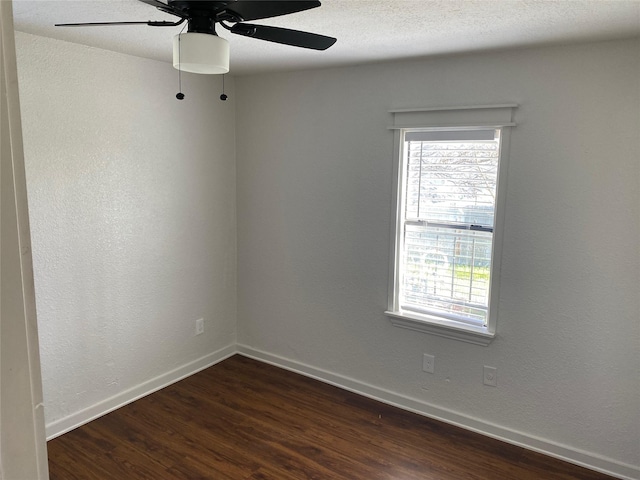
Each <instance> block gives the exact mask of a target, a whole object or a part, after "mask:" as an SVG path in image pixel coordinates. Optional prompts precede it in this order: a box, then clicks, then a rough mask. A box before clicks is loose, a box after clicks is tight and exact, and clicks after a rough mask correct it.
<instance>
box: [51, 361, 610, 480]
mask: <svg viewBox="0 0 640 480" xmlns="http://www.w3.org/2000/svg"><path fill="white" fill-rule="evenodd" d="M48 448H49V469H50V475H51V479H52V480H57V479H64V480H72V479H105V480H106V479H109V480H114V479H117V480H128V479H189V480H191V479H221V480H225V479H230V480H238V479H254V480H258V479H276V480H293V479H349V480H354V479H365V480H375V479H380V480H382V479H384V480H412V479H437V480H449V479H492V480H494V479H514V480H526V479H545V480H554V479H580V480H596V479H608V478H611V477H608V476H606V475H602V474H599V473H596V472H593V471H590V470H587V469H584V468H580V467H577V466H574V465H571V464H568V463H565V462H561V461H559V460H555V459H553V458H549V457H546V456H544V455H540V454H537V453H534V452H530V451H528V450H525V449H522V448H519V447H515V446H512V445H508V444H505V443H503V442H500V441H497V440H492V439H490V438H487V437H484V436H482V435H478V434H475V433H471V432H468V431H466V430H463V429H460V428H456V427H452V426H450V425H447V424H444V423H441V422H437V421H434V420H430V419H428V418H425V417H422V416H419V415H415V414H412V413H407V412H405V411H402V410H400V409H397V408H394V407H390V406H388V405H385V404H381V403H379V402H376V401H374V400H370V399H367V398H364V397H361V396H359V395H355V394H352V393H349V392H346V391H344V390H341V389H339V388H336V387H332V386H330V385H326V384H324V383H321V382H318V381H315V380H312V379H309V378H306V377H303V376H301V375H297V374H294V373H291V372H288V371H286V370H282V369H279V368H276V367H272V366H270V365H266V364H263V363H260V362H256V361H254V360H250V359H248V358H245V357H242V356H239V355H236V356H234V357H232V358H229V359H227V360H225V361H224V362H222V363H220V364H218V365H216V366H213V367H211V368H208V369H206V370H204V371H202V372H200V373H198V374H196V375H193V376H191V377H189V378H187V379H185V380H183V381H181V382H178V383H176V384H174V385H171V386H169V387H167V388H164V389H163V390H161V391H159V392H156V393H154V394H152V395H149V396H147V397H145V398H142V399H141V400H138V401H136V402H134V403H132V404H129V405H127V406H125V407H122V408H120V409H119V410H117V411H115V412H112V413H110V414H108V415H105V416H103V417H101V418H99V419H97V420H94V421H93V422H91V423H89V424H87V425H84V426H82V427H80V428H77V429H75V430H73V431H71V432H69V433H67V434H65V435H63V436H61V437H58V438H56V439H54V440H52V441H50V442H49V444H48Z"/></svg>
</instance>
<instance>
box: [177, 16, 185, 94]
mask: <svg viewBox="0 0 640 480" xmlns="http://www.w3.org/2000/svg"><path fill="white" fill-rule="evenodd" d="M183 31H184V27H182V30H181V31H180V33H179V34H178V93H176V98H177V99H178V100H183V99H184V93H182V68H180V39H181V37H180V35H181V34H182V32H183Z"/></svg>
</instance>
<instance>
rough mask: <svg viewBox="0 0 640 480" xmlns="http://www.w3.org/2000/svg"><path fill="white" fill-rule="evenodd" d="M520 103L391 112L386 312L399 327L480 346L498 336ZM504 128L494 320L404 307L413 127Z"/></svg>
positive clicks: (493, 271) (494, 263)
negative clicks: (407, 165) (408, 145)
mask: <svg viewBox="0 0 640 480" xmlns="http://www.w3.org/2000/svg"><path fill="white" fill-rule="evenodd" d="M516 107H517V105H516V104H500V105H479V106H466V107H465V106H462V107H435V108H417V109H397V110H391V111H390V113H391V114H393V124H392V125H391V126H390V127H389V128H390V129H392V130H394V132H395V133H394V163H393V198H394V201H395V208H392V215H393V218H392V231H391V248H392V249H391V255H390V268H389V272H390V278H389V306H388V310H387V311H386V312H385V314H386V315H387V316H388V317H389V319H390V321H391V323H392V324H393V325H395V326H397V327H401V328H407V329H410V330H416V331H419V332H424V333H428V334H432V335H438V336H441V337H445V338H450V339H455V340H460V341H464V342H468V343H473V344H477V345H484V346H486V345H488V344H489V343H490V342H491V341H492V340H493V339H494V338H495V336H496V334H497V326H498V302H499V298H500V265H501V259H502V236H503V230H504V228H503V224H504V211H505V200H506V198H505V197H506V178H507V166H508V163H509V162H508V155H509V134H510V128H509V127H514V126H515V123H514V121H513V116H514V112H515V108H516ZM488 128H495V129H500V131H501V133H500V141H501V143H500V161H499V164H498V183H497V188H496V203H495V215H494V231H493V246H492V253H491V274H490V295H489V304H488V307H489V308H488V318H487V323H486V325H484V326H481V325H472V324H467V323H463V322H456V321H455V320H452V319H448V318H445V317H440V316H437V315H435V314H423V313H417V312H411V311H407V310H402V309H401V307H400V301H399V300H400V282H401V278H400V265H401V256H402V254H403V252H402V248H403V243H404V242H403V232H404V225H403V223H404V222H403V218H404V214H403V209H404V201H405V199H404V198H403V188H404V187H403V185H404V179H405V178H404V175H403V172H404V166H403V161H404V157H403V154H404V142H403V139H404V135H405V133H406V132H407V131H417V130H422V131H434V130H436V131H437V130H457V129H461V130H473V129H483V130H486V129H488Z"/></svg>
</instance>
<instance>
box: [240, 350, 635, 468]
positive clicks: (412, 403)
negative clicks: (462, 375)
mask: <svg viewBox="0 0 640 480" xmlns="http://www.w3.org/2000/svg"><path fill="white" fill-rule="evenodd" d="M236 347H237V352H238V353H239V354H241V355H244V356H246V357H249V358H253V359H254V360H259V361H261V362H265V363H268V364H271V365H274V366H277V367H280V368H284V369H286V370H290V371H292V372H295V373H299V374H302V375H305V376H307V377H310V378H314V379H316V380H320V381H322V382H325V383H328V384H330V385H334V386H336V387H340V388H343V389H345V390H348V391H350V392H353V393H357V394H360V395H363V396H365V397H368V398H372V399H374V400H378V401H380V402H383V403H386V404H388V405H393V406H395V407H399V408H401V409H403V410H407V411H410V412H414V413H417V414H420V415H424V416H426V417H429V418H433V419H435V420H440V421H442V422H445V423H448V424H451V425H456V426H458V427H461V428H464V429H467V430H471V431H473V432H476V433H480V434H482V435H486V436H488V437H491V438H495V439H498V440H502V441H504V442H507V443H510V444H512V445H517V446H520V447H523V448H526V449H529V450H533V451H536V452H539V453H542V454H545V455H549V456H551V457H554V458H558V459H560V460H564V461H567V462H569V463H573V464H575V465H580V466H582V467H586V468H589V469H591V470H596V471H598V472H602V473H606V474H608V475H611V476H614V477H618V478H621V479H625V480H635V479H639V478H640V468H639V467H636V466H633V465H628V464H623V463H620V462H617V461H615V460H612V459H610V458H607V457H603V456H600V455H597V454H593V453H590V452H585V451H582V450H579V449H575V448H572V447H569V446H566V445H561V444H558V443H555V442H553V441H550V440H546V439H543V438H538V437H534V436H531V435H527V434H526V433H523V432H518V431H515V430H511V429H509V428H505V427H502V426H500V425H496V424H493V423H488V422H486V421H483V420H480V419H477V418H473V417H471V416H468V415H463V414H460V413H457V412H454V411H452V410H447V409H444V408H441V407H438V406H435V405H431V404H429V403H426V402H423V401H420V400H416V399H414V398H410V397H405V396H402V395H398V394H397V393H394V392H391V391H389V390H384V389H381V388H378V387H375V386H373V385H369V384H366V383H363V382H360V381H358V380H354V379H352V378H348V377H344V376H341V375H337V374H334V373H331V372H328V371H325V370H321V369H318V368H315V367H312V366H309V365H304V364H301V363H298V362H296V361H293V360H289V359H287V358H283V357H279V356H277V355H272V354H270V353H267V352H263V351H260V350H256V349H253V348H251V347H249V346H247V345H237V346H236Z"/></svg>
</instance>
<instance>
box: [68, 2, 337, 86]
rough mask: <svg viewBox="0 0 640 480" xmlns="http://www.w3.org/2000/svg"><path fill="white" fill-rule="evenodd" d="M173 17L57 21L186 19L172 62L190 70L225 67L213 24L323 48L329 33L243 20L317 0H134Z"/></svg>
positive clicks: (223, 46)
mask: <svg viewBox="0 0 640 480" xmlns="http://www.w3.org/2000/svg"><path fill="white" fill-rule="evenodd" d="M139 1H141V2H143V3H146V4H148V5H151V6H153V7H156V8H157V9H158V10H160V11H162V12H165V13H168V14H171V15H175V16H176V17H178V20H176V21H175V22H170V21H152V20H149V21H146V22H144V21H142V22H90V23H58V24H56V25H55V26H56V27H85V26H87V27H88V26H102V25H149V26H151V27H175V26H178V25H181V24H182V23H184V22H185V21H186V22H187V32H186V33H180V34H178V35H176V36H175V37H174V39H173V66H174V67H175V68H177V69H179V70H181V71H186V72H192V73H213V74H216V73H217V74H221V73H222V74H223V73H227V72H228V71H229V43H228V41H227V40H226V39H224V38H222V37H219V36H218V34H217V33H216V24H218V25H221V26H222V27H223V28H225V29H227V30H229V31H230V32H231V33H234V34H236V35H243V36H245V37H252V38H257V39H259V40H266V41H268V42H275V43H281V44H284V45H292V46H294V47H302V48H310V49H313V50H326V49H327V48H329V47H330V46H331V45H333V44H334V43H335V42H336V39H335V38H333V37H327V36H324V35H318V34H315V33H309V32H301V31H299V30H290V29H288V28H280V27H271V26H267V25H255V24H250V23H245V22H246V21H251V20H259V19H263V18H271V17H277V16H280V15H289V14H291V13H296V12H301V11H304V10H309V9H311V8H316V7H319V6H320V2H319V1H317V0H300V1H298V0H224V1H223V0H167V3H165V2H161V1H160V0H139Z"/></svg>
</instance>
